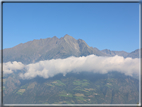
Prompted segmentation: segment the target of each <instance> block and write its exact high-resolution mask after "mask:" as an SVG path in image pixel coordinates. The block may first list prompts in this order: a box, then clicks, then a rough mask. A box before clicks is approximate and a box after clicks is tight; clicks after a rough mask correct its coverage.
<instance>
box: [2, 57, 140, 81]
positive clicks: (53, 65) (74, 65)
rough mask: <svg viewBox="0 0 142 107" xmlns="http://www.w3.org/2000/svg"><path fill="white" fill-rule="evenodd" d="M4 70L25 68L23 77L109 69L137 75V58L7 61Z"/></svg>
mask: <svg viewBox="0 0 142 107" xmlns="http://www.w3.org/2000/svg"><path fill="white" fill-rule="evenodd" d="M4 66H5V67H4V68H5V69H4V72H6V73H12V72H13V70H20V69H21V70H22V69H24V68H25V69H26V73H24V74H22V73H21V74H20V77H21V78H23V79H31V78H34V77H36V76H41V77H43V78H49V77H53V76H54V75H56V74H59V73H62V74H63V75H65V74H66V73H68V72H75V73H77V72H82V71H86V72H94V73H102V74H104V73H108V72H109V71H118V72H121V73H124V74H125V75H130V76H133V75H139V59H138V58H135V59H132V58H123V57H121V56H117V55H116V56H114V57H103V56H95V55H89V56H86V57H84V56H83V57H68V58H66V59H52V60H44V61H39V62H37V63H32V64H28V65H23V64H22V63H20V62H16V61H15V62H13V63H11V62H8V63H5V64H4Z"/></svg>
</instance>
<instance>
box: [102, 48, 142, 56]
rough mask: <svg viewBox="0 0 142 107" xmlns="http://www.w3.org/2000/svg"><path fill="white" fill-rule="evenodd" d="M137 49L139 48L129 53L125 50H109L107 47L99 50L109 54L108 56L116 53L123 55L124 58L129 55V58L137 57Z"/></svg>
mask: <svg viewBox="0 0 142 107" xmlns="http://www.w3.org/2000/svg"><path fill="white" fill-rule="evenodd" d="M139 51H140V49H137V50H135V51H133V52H131V53H128V52H125V51H111V50H109V49H104V50H101V52H103V53H105V54H107V55H109V56H115V55H118V56H123V57H124V58H126V57H131V58H139Z"/></svg>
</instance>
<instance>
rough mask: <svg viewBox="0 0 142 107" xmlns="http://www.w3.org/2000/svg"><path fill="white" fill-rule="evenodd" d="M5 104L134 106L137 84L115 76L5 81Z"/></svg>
mask: <svg viewBox="0 0 142 107" xmlns="http://www.w3.org/2000/svg"><path fill="white" fill-rule="evenodd" d="M3 89H4V93H3V95H4V99H3V101H4V104H137V103H138V102H139V97H138V96H139V82H138V80H137V79H134V78H132V77H130V76H125V75H124V74H121V73H118V72H110V73H108V74H94V73H86V72H82V73H79V74H75V73H68V74H67V75H66V76H63V75H62V74H58V75H56V76H54V77H51V78H48V79H44V78H42V77H36V78H34V79H30V80H21V79H19V78H16V77H15V75H14V74H12V75H11V76H9V77H7V78H6V77H5V78H4V87H3Z"/></svg>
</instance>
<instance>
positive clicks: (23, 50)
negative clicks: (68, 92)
mask: <svg viewBox="0 0 142 107" xmlns="http://www.w3.org/2000/svg"><path fill="white" fill-rule="evenodd" d="M90 54H94V55H97V56H114V55H120V56H123V57H127V56H128V57H131V56H135V57H132V58H136V57H138V56H139V55H138V51H136V52H135V53H131V54H129V53H127V52H125V51H124V52H121V51H110V50H102V51H101V50H99V49H97V48H96V47H94V48H93V47H90V46H88V44H87V43H86V42H85V41H84V40H82V39H78V40H76V39H75V38H73V37H72V36H70V35H68V34H66V35H65V36H64V37H61V38H57V37H56V36H54V37H52V38H46V39H40V40H35V39H34V40H33V41H28V42H26V43H20V44H18V45H16V46H14V47H12V48H7V49H4V50H3V59H4V61H3V62H8V61H15V60H16V61H20V62H22V63H24V64H29V63H34V62H38V61H40V60H50V59H57V58H67V57H70V56H75V57H79V56H87V55H90ZM128 54H129V55H128Z"/></svg>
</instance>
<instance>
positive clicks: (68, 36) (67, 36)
mask: <svg viewBox="0 0 142 107" xmlns="http://www.w3.org/2000/svg"><path fill="white" fill-rule="evenodd" d="M64 38H73V37H72V36H70V35H68V34H66V35H65V36H64Z"/></svg>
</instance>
